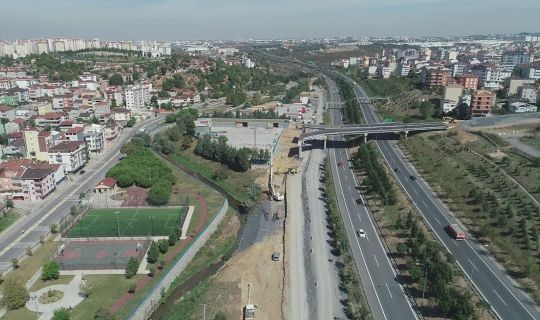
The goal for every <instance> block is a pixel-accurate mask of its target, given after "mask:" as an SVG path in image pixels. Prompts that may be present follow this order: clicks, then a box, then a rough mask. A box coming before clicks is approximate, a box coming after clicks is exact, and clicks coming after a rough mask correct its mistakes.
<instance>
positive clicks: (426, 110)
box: [420, 101, 434, 119]
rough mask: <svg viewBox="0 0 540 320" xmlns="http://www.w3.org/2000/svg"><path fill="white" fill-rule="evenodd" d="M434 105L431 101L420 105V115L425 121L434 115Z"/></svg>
mask: <svg viewBox="0 0 540 320" xmlns="http://www.w3.org/2000/svg"><path fill="white" fill-rule="evenodd" d="M433 110H434V109H433V105H432V104H431V102H429V101H423V102H422V103H421V104H420V113H421V114H422V116H423V117H424V119H429V118H431V116H432V115H433Z"/></svg>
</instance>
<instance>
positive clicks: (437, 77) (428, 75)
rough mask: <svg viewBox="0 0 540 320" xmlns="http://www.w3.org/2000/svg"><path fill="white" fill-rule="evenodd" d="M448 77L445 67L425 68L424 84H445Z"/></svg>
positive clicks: (430, 85) (448, 72)
mask: <svg viewBox="0 0 540 320" xmlns="http://www.w3.org/2000/svg"><path fill="white" fill-rule="evenodd" d="M449 78H450V71H449V70H447V69H426V70H425V71H424V84H425V85H426V86H428V87H430V88H431V87H436V86H446V85H448V80H449Z"/></svg>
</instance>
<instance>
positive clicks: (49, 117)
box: [34, 112, 64, 127]
mask: <svg viewBox="0 0 540 320" xmlns="http://www.w3.org/2000/svg"><path fill="white" fill-rule="evenodd" d="M34 120H35V122H36V126H38V127H46V126H51V127H57V126H59V125H60V123H61V122H62V121H64V116H63V115H61V114H60V113H57V112H48V113H46V114H44V115H38V116H37V117H36V118H35V119H34Z"/></svg>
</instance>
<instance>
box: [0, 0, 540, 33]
mask: <svg viewBox="0 0 540 320" xmlns="http://www.w3.org/2000/svg"><path fill="white" fill-rule="evenodd" d="M3 7H4V10H2V12H0V21H2V22H1V23H0V25H2V26H3V27H4V28H2V30H3V31H1V32H0V39H4V40H16V39H32V38H50V37H75V38H77V37H80V38H94V37H95V38H100V39H104V40H190V39H213V40H234V39H250V38H258V39H276V38H316V37H334V36H374V37H378V36H410V37H423V36H424V37H428V36H449V35H471V34H497V33H500V34H507V33H519V32H537V31H538V30H540V22H538V20H537V19H536V17H535V12H538V10H540V3H538V2H536V1H532V0H524V1H520V2H519V3H515V2H513V3H509V2H507V1H500V0H497V1H487V0H479V1H475V2H474V3H470V2H466V1H464V0H457V1H446V0H433V1H428V0H413V1H408V2H407V3H403V2H402V1H396V0H384V1H378V2H373V1H363V0H362V1H352V0H344V1H340V2H339V3H328V2H325V1H320V0H317V1H306V0H295V1H288V2H286V1H284V0H278V1H274V2H272V3H252V2H249V1H245V0H240V1H235V2H234V4H233V5H231V4H230V3H227V4H225V3H223V2H220V1H217V0H203V1H197V2H192V1H182V2H180V3H177V2H174V1H170V0H158V1H153V2H149V1H146V0H136V1H125V0H119V1H116V2H114V3H109V2H106V1H103V0H98V1H94V2H92V3H91V4H89V3H85V2H83V1H80V0H75V1H66V0H55V1H51V2H47V3H41V2H40V3H35V2H34V1H31V0H22V1H18V2H17V3H11V2H10V3H5V4H3ZM53 7H54V10H53V9H52V8H53ZM13 12H21V13H24V17H25V19H24V20H25V23H24V25H22V26H21V25H20V19H21V17H20V16H19V15H15V14H13ZM385 21H388V22H390V21H391V22H392V23H385ZM457 21H460V22H461V23H456V22H457ZM467 21H470V23H463V22H467ZM10 25H18V27H17V28H7V26H10ZM471 25H474V29H472V28H471Z"/></svg>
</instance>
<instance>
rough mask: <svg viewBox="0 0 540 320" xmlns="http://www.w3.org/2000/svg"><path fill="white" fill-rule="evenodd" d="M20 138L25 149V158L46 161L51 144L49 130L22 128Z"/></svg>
mask: <svg viewBox="0 0 540 320" xmlns="http://www.w3.org/2000/svg"><path fill="white" fill-rule="evenodd" d="M22 138H23V140H24V147H25V149H26V158H28V159H32V160H38V161H47V159H48V152H49V149H50V148H51V147H52V145H53V139H52V136H51V133H50V132H49V131H37V130H24V131H23V132H22Z"/></svg>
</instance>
